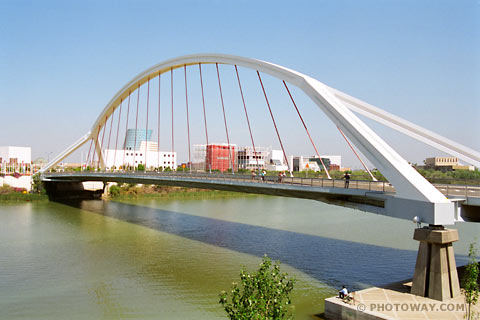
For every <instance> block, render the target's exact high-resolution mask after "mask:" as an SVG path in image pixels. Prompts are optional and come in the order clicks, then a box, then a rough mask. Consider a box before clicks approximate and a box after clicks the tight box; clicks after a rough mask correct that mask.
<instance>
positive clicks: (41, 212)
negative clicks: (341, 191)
mask: <svg viewBox="0 0 480 320" xmlns="http://www.w3.org/2000/svg"><path fill="white" fill-rule="evenodd" d="M414 227H415V225H414V224H413V223H411V222H409V221H402V220H398V219H392V218H387V217H382V216H378V215H373V214H368V213H363V212H360V211H354V210H350V209H344V208H340V207H334V206H329V205H326V204H323V203H319V202H315V201H309V200H299V199H287V198H276V197H245V198H242V197H240V198H231V199H205V200H169V201H165V200H163V201H160V200H131V201H129V202H121V203H120V202H114V201H100V200H98V201H83V202H78V203H68V204H60V203H54V202H45V203H27V204H14V205H13V204H8V205H0V319H226V317H225V313H224V311H223V310H222V307H221V306H220V305H219V304H218V293H219V292H220V291H221V290H226V289H228V288H229V287H230V285H231V283H232V281H238V279H239V270H240V268H241V266H245V267H247V269H249V270H252V271H253V270H255V269H256V268H257V266H258V264H259V263H260V261H261V257H262V255H263V254H264V253H267V254H268V255H269V256H271V257H272V258H274V259H279V260H280V261H281V262H282V269H283V271H286V272H288V273H289V275H291V276H294V277H295V278H296V279H297V283H296V285H295V289H294V295H293V303H294V305H295V318H296V319H312V316H313V315H314V314H319V313H322V312H323V299H324V298H325V297H328V296H331V295H334V294H335V293H336V291H337V290H338V288H339V286H341V285H342V284H346V285H347V286H348V287H350V288H352V289H360V288H364V287H368V286H371V285H379V284H384V283H389V282H392V281H397V280H403V279H406V278H408V277H411V276H412V272H413V267H414V263H415V258H416V249H417V245H418V244H417V243H416V242H415V241H414V240H412V235H413V230H414ZM455 227H456V228H458V229H459V232H460V238H461V240H460V241H459V242H458V243H456V244H455V251H456V254H457V263H458V264H459V265H461V264H464V263H465V261H466V258H465V255H466V253H467V249H468V244H469V243H470V242H472V241H473V239H474V238H475V237H476V236H478V235H480V224H458V225H457V226H455Z"/></svg>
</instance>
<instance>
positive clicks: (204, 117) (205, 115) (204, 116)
mask: <svg viewBox="0 0 480 320" xmlns="http://www.w3.org/2000/svg"><path fill="white" fill-rule="evenodd" d="M198 69H199V70H200V87H201V89H202V104H203V121H204V123H205V138H206V140H207V144H206V146H205V152H207V146H208V130H207V112H206V111H205V96H204V94H203V77H202V65H201V64H200V63H199V64H198ZM205 165H206V163H205ZM205 169H207V168H205ZM211 169H212V168H211V167H210V168H209V170H210V171H211Z"/></svg>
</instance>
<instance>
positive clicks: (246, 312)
mask: <svg viewBox="0 0 480 320" xmlns="http://www.w3.org/2000/svg"><path fill="white" fill-rule="evenodd" d="M240 279H241V286H239V285H238V284H237V283H236V282H234V283H233V284H232V290H231V296H229V295H228V293H227V292H225V291H222V292H221V293H220V295H219V297H220V301H219V303H220V304H221V305H222V306H223V307H224V309H225V311H226V312H227V314H228V317H229V318H230V319H232V320H233V319H235V320H236V319H238V320H240V319H292V318H293V315H291V314H289V306H290V304H291V299H290V293H291V292H292V290H293V285H294V283H295V280H294V279H288V278H287V274H286V273H281V272H280V265H279V262H276V263H274V264H273V266H272V261H271V260H270V258H269V257H267V256H266V255H265V257H264V258H263V260H262V263H261V264H260V267H259V269H258V271H257V272H255V273H252V274H250V273H247V272H246V271H245V269H242V270H241V272H240Z"/></svg>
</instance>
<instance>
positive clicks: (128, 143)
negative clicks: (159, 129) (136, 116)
mask: <svg viewBox="0 0 480 320" xmlns="http://www.w3.org/2000/svg"><path fill="white" fill-rule="evenodd" d="M151 140H152V130H146V129H128V130H127V134H126V135H125V142H124V143H123V149H125V150H142V143H143V148H145V143H147V144H149V143H151ZM157 148H158V146H157Z"/></svg>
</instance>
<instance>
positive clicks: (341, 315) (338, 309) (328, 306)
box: [325, 297, 386, 320]
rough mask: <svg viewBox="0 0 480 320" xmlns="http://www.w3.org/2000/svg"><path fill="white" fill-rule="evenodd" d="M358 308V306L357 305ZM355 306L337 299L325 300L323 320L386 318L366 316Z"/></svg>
mask: <svg viewBox="0 0 480 320" xmlns="http://www.w3.org/2000/svg"><path fill="white" fill-rule="evenodd" d="M357 306H358V305H357ZM357 306H353V305H349V304H346V303H344V302H343V301H342V300H341V299H339V298H335V297H334V298H328V299H325V319H328V320H385V319H386V318H384V317H380V316H376V315H373V314H368V313H365V312H362V311H359V310H358V309H357Z"/></svg>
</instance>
